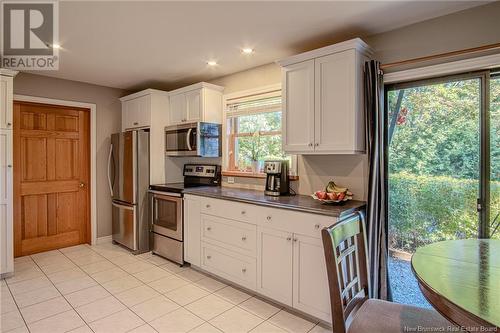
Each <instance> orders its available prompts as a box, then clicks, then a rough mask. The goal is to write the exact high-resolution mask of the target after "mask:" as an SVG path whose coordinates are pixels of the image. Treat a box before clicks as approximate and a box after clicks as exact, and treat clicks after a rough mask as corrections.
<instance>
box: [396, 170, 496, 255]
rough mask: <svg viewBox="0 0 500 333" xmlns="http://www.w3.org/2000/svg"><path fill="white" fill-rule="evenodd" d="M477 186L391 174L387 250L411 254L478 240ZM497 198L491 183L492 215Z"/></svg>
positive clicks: (467, 181) (461, 181)
mask: <svg viewBox="0 0 500 333" xmlns="http://www.w3.org/2000/svg"><path fill="white" fill-rule="evenodd" d="M478 185H479V182H478V181H477V180H472V179H456V178H452V177H436V176H415V175H411V174H408V173H397V174H391V175H390V177H389V247H390V248H395V249H399V250H403V251H407V252H411V253H413V252H414V251H415V250H416V249H417V248H418V247H420V246H423V245H426V244H429V243H433V242H437V241H441V240H446V239H458V238H474V237H477V230H478V223H479V217H478V214H477V213H476V200H477V196H478ZM499 198H500V182H492V183H491V199H492V203H491V206H492V209H491V212H492V213H491V214H492V215H493V214H496V212H498V208H499V207H500V199H499ZM493 217H494V216H493ZM497 234H498V232H497ZM495 238H498V236H496V237H495Z"/></svg>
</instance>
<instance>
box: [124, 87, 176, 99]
mask: <svg viewBox="0 0 500 333" xmlns="http://www.w3.org/2000/svg"><path fill="white" fill-rule="evenodd" d="M151 94H164V95H166V96H168V91H164V90H158V89H151V88H149V89H144V90H141V91H138V92H136V93H133V94H130V95H127V96H123V97H120V101H122V102H125V101H129V100H131V99H134V98H137V97H141V96H145V95H151Z"/></svg>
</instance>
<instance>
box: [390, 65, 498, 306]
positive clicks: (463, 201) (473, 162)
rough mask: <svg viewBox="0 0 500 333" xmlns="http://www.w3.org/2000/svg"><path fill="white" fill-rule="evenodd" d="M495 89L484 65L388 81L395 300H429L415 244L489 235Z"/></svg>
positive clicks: (494, 183) (494, 200) (494, 194)
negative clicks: (419, 280) (418, 274)
mask: <svg viewBox="0 0 500 333" xmlns="http://www.w3.org/2000/svg"><path fill="white" fill-rule="evenodd" d="M490 86H491V90H490ZM499 90H500V81H499V80H498V79H496V78H492V77H490V73H489V72H481V73H472V74H467V75H457V76H451V77H446V78H439V79H433V80H425V81H418V82H410V83H404V84H396V85H391V86H388V87H386V111H387V116H388V118H387V119H388V123H387V133H388V192H389V201H388V206H389V207H388V214H389V232H388V237H389V239H388V240H389V255H390V258H389V280H390V283H391V289H392V292H393V298H394V301H396V302H401V303H408V304H414V305H419V306H429V305H428V304H427V302H426V301H425V299H424V298H423V296H422V295H421V294H420V290H419V289H418V286H417V284H416V281H415V280H414V277H413V274H412V272H411V268H410V262H409V259H410V258H411V255H412V254H413V253H414V252H415V250H416V249H417V248H418V247H420V246H424V245H426V244H429V243H433V242H437V241H441V240H448V239H461V238H477V237H481V238H484V237H489V236H490V233H491V234H493V230H494V226H492V223H493V219H494V216H493V215H495V214H498V200H499V199H498V191H499V186H498V180H499V179H498V172H499V171H498V159H499V157H498V153H499V152H500V147H499V143H498V129H499V125H498V118H499V115H498V105H499V104H500V100H499V98H500V97H499V96H498V91H499ZM495 95H496V102H495V99H494V98H495V97H494V96H495ZM495 103H497V104H496V111H495V110H494V107H493V106H494V105H495ZM490 104H491V106H492V108H491V116H490V107H489V105H490ZM495 145H496V146H495ZM495 172H496V174H495ZM490 203H491V205H490ZM495 205H496V206H495ZM495 210H496V212H497V213H495ZM490 212H491V213H490ZM490 216H492V217H493V218H490ZM497 221H498V219H497ZM497 233H498V232H497Z"/></svg>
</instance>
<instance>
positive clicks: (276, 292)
mask: <svg viewBox="0 0 500 333" xmlns="http://www.w3.org/2000/svg"><path fill="white" fill-rule="evenodd" d="M242 212H244V213H242ZM335 222H336V219H335V218H330V217H325V216H320V215H315V214H308V213H303V212H295V211H292V210H284V209H279V208H270V207H264V206H259V205H253V204H243V203H235V202H233V201H228V200H221V199H212V198H205V197H200V196H196V195H190V194H186V195H185V196H184V227H185V233H184V235H185V238H184V242H185V244H184V249H185V250H184V251H185V254H184V256H185V260H186V261H187V262H189V263H191V265H193V266H197V267H200V268H201V269H203V270H205V271H207V272H210V273H212V274H214V275H217V276H219V277H221V278H223V279H226V280H228V281H231V282H233V283H235V284H238V285H240V286H243V287H245V288H248V289H250V290H253V291H255V292H256V293H258V294H261V295H263V296H265V297H268V298H270V299H273V300H275V301H276V302H279V303H281V304H284V305H287V306H290V307H292V308H295V309H297V310H299V311H302V312H304V313H307V314H309V315H311V316H314V317H316V318H319V319H321V320H324V321H326V322H331V316H330V296H329V289H328V278H327V273H326V266H325V258H324V252H323V245H322V241H321V232H320V231H321V228H322V227H323V226H327V225H330V224H333V223H335Z"/></svg>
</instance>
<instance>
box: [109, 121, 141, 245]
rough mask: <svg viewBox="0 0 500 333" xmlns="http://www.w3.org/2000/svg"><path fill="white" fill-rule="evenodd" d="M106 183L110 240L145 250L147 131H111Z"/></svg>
mask: <svg viewBox="0 0 500 333" xmlns="http://www.w3.org/2000/svg"><path fill="white" fill-rule="evenodd" d="M108 184H109V190H110V193H111V197H112V199H113V200H112V205H113V213H112V218H113V241H114V242H116V243H119V244H121V245H124V246H126V247H128V248H129V249H131V250H132V251H133V252H135V253H142V252H146V251H149V224H148V223H149V220H148V209H149V205H148V195H147V193H148V188H149V132H148V131H144V130H136V131H128V132H123V133H115V134H113V135H111V145H110V150H109V156H108Z"/></svg>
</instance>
